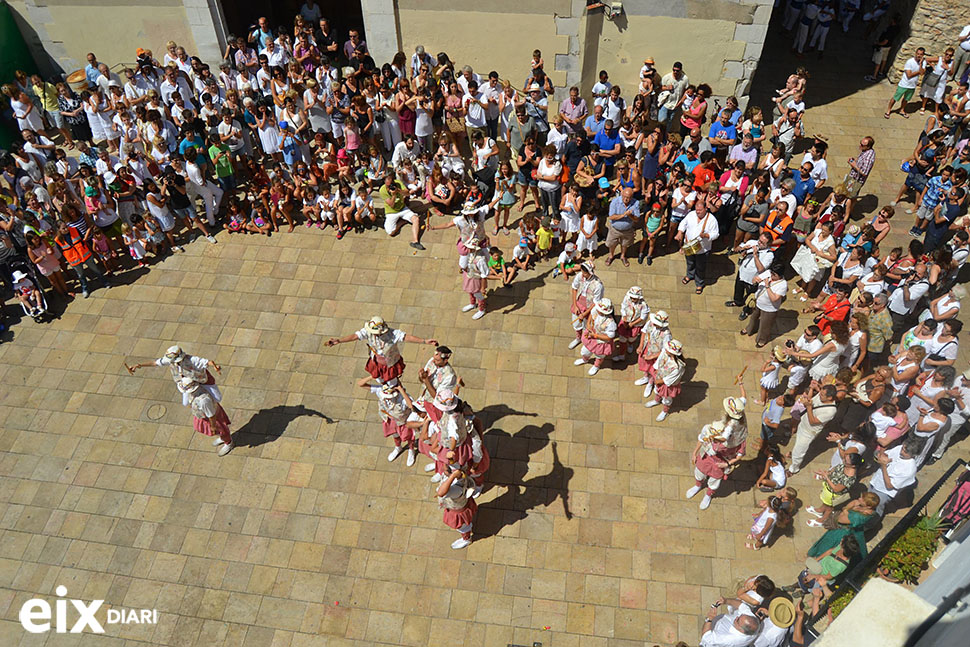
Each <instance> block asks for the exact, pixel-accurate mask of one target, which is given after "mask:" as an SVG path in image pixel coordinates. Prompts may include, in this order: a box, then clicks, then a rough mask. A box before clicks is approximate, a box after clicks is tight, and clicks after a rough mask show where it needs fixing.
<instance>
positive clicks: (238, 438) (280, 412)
mask: <svg viewBox="0 0 970 647" xmlns="http://www.w3.org/2000/svg"><path fill="white" fill-rule="evenodd" d="M303 416H311V417H314V418H323V419H324V420H326V421H327V424H333V418H331V417H330V416H326V415H324V414H322V413H320V412H319V411H316V410H315V409H308V408H307V407H306V406H304V405H302V404H299V405H285V404H281V405H278V406H275V407H270V408H269V409H262V410H261V411H257V412H256V413H255V414H254V415H253V417H252V418H250V419H249V422H247V423H246V424H244V425H243V426H242V427H240V428H239V429H238V430H237V431H236V432H235V433H234V434H233V435H232V442H233V444H234V445H236V446H237V447H259V446H260V445H263V444H266V443H271V442H273V441H274V440H276V439H277V438H279V437H280V436H282V435H283V434H284V433H285V432H286V428H287V427H288V426H289V424H290V423H291V422H293V421H294V420H296V419H297V418H302V417H303Z"/></svg>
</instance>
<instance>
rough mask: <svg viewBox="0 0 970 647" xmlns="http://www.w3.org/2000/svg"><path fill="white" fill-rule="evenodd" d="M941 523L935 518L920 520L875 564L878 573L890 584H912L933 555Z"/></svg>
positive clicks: (927, 517)
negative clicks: (877, 564) (877, 565)
mask: <svg viewBox="0 0 970 647" xmlns="http://www.w3.org/2000/svg"><path fill="white" fill-rule="evenodd" d="M941 523H942V520H941V519H940V517H939V516H936V515H934V516H932V517H930V516H926V515H923V516H922V517H920V519H919V521H917V522H916V523H915V524H913V525H912V526H911V527H910V528H907V529H906V532H904V533H903V534H902V535H901V536H900V537H899V539H897V540H896V541H895V542H893V545H892V546H890V547H889V550H888V551H887V552H886V555H885V556H884V557H883V558H882V560H881V561H880V562H879V574H880V575H881V576H882V577H884V578H885V579H887V580H889V581H891V582H905V583H908V584H915V583H916V582H917V581H918V580H919V576H920V574H921V573H922V572H923V570H924V569H925V568H926V566H927V563H928V562H929V560H930V557H932V556H933V553H935V552H936V547H937V542H938V540H939V537H940V532H941V530H942V528H941Z"/></svg>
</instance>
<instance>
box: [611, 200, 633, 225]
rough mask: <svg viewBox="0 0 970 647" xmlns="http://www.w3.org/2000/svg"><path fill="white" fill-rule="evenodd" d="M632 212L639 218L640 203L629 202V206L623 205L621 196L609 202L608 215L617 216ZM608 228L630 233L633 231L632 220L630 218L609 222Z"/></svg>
mask: <svg viewBox="0 0 970 647" xmlns="http://www.w3.org/2000/svg"><path fill="white" fill-rule="evenodd" d="M627 211H632V212H633V215H634V216H635V217H637V218H639V217H640V201H639V200H630V204H628V205H626V204H623V196H621V195H618V196H616V197H615V198H613V199H612V200H611V201H610V215H611V216H618V215H620V214H621V213H626V212H627ZM610 227H612V228H613V229H615V230H617V231H630V230H631V229H633V220H632V219H631V218H630V217H626V218H619V219H617V220H610Z"/></svg>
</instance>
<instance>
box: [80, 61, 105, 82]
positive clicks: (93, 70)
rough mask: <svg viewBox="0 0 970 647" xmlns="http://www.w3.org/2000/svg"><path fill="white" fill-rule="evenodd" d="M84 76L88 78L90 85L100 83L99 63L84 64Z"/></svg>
mask: <svg viewBox="0 0 970 647" xmlns="http://www.w3.org/2000/svg"><path fill="white" fill-rule="evenodd" d="M84 76H85V78H87V80H88V87H89V88H93V87H95V86H96V85H98V77H99V76H101V72H99V71H98V66H97V65H91V64H90V63H88V64H87V65H85V66H84Z"/></svg>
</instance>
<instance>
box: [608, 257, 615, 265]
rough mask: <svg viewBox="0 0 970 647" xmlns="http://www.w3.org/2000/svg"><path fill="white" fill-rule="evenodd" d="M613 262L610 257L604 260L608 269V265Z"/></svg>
mask: <svg viewBox="0 0 970 647" xmlns="http://www.w3.org/2000/svg"><path fill="white" fill-rule="evenodd" d="M613 260H614V259H613V257H612V256H610V257H608V258H607V259H606V267H609V266H610V265H612V264H613Z"/></svg>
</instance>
